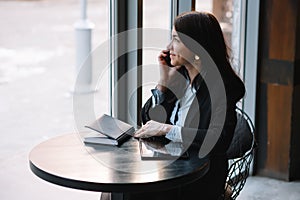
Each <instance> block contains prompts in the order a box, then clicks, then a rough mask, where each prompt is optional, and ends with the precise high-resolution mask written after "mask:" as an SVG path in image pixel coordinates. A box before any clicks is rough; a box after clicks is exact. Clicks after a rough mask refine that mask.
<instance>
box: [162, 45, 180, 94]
mask: <svg viewBox="0 0 300 200" xmlns="http://www.w3.org/2000/svg"><path fill="white" fill-rule="evenodd" d="M168 51H169V50H162V51H161V52H160V54H159V56H158V62H159V72H160V79H159V81H158V85H157V88H158V89H159V90H161V91H162V92H164V91H165V90H166V88H167V87H168V86H170V85H172V84H173V83H175V81H176V74H177V75H178V72H177V70H178V69H179V68H180V67H181V66H174V67H170V66H168V65H167V62H166V60H165V57H166V56H168V54H167V53H168Z"/></svg>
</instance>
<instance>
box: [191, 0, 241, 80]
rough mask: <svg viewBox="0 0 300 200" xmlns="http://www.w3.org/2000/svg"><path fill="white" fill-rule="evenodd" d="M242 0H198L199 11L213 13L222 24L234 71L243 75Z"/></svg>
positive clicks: (197, 7)
mask: <svg viewBox="0 0 300 200" xmlns="http://www.w3.org/2000/svg"><path fill="white" fill-rule="evenodd" d="M243 4H244V3H243V1H241V0H222V1H220V0H196V5H195V7H196V8H195V9H196V10H197V11H208V12H211V13H213V14H214V15H215V16H216V18H217V19H218V21H219V22H220V25H221V28H222V30H223V33H224V37H225V41H226V43H227V46H228V47H229V50H230V52H229V53H230V56H231V61H232V65H233V67H234V69H235V70H236V72H237V73H238V74H240V76H242V74H243V46H244V40H243V38H244V35H243V34H244V27H243V26H244V20H245V17H244V14H245V12H243V11H244V9H243V6H244V5H243Z"/></svg>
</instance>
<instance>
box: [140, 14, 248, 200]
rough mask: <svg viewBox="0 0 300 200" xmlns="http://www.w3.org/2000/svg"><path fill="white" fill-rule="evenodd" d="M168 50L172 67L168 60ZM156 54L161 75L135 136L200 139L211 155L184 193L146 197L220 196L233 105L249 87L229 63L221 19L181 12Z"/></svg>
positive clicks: (197, 141)
mask: <svg viewBox="0 0 300 200" xmlns="http://www.w3.org/2000/svg"><path fill="white" fill-rule="evenodd" d="M197 45H198V46H197ZM169 55H170V59H171V63H170V64H171V65H172V66H173V67H170V65H169V66H168V65H167V62H166V58H167V57H168V56H169ZM158 60H159V66H160V79H159V82H158V84H157V86H156V88H155V89H153V90H152V93H153V96H152V97H151V98H150V99H149V100H148V101H147V103H146V104H145V105H144V107H143V109H142V113H141V115H142V121H143V123H144V125H143V126H142V128H141V129H140V130H138V131H137V132H136V134H135V136H136V137H139V138H146V137H152V136H161V137H166V138H168V139H169V140H172V141H175V142H182V143H183V144H188V146H190V145H191V144H196V145H198V146H199V156H200V157H204V156H206V157H209V159H210V169H209V171H208V172H207V174H206V175H205V176H204V177H201V178H200V179H198V181H195V182H193V183H189V184H185V185H183V186H182V188H180V189H178V191H179V190H180V193H179V192H178V191H177V192H174V191H172V192H171V191H166V192H162V193H160V194H152V196H151V195H150V194H147V195H146V194H145V195H144V197H143V199H145V197H149V198H150V199H166V198H167V196H170V195H168V194H173V197H172V195H171V196H170V197H171V198H170V199H174V194H176V198H177V199H205V200H207V199H209V200H210V199H212V200H216V199H218V198H219V197H220V195H221V194H222V193H223V189H224V185H225V180H226V175H227V168H228V163H227V159H226V155H225V153H226V150H227V149H228V147H229V145H230V142H231V140H232V137H233V133H234V128H235V125H236V113H235V106H236V103H237V102H238V101H239V100H240V99H241V98H242V97H243V96H244V93H245V88H244V84H243V82H242V81H241V79H240V78H239V77H238V76H237V75H236V74H235V72H234V70H233V69H232V67H231V64H230V61H229V55H228V52H227V47H226V44H225V41H224V37H223V33H222V30H221V28H220V25H219V23H218V21H217V19H216V18H215V17H214V16H213V15H212V14H210V13H206V12H195V11H193V12H187V13H183V14H181V15H179V16H178V17H177V18H176V19H175V21H174V27H173V30H172V41H171V42H170V44H169V45H168V46H167V50H163V51H162V52H161V53H160V55H159V59H158ZM214 68H215V69H216V70H215V69H214ZM160 197H162V198H160Z"/></svg>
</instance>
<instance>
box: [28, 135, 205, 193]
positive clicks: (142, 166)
mask: <svg viewBox="0 0 300 200" xmlns="http://www.w3.org/2000/svg"><path fill="white" fill-rule="evenodd" d="M196 155H197V153H196V152H195V154H194V155H193V153H192V154H190V158H189V159H187V160H180V159H178V160H167V161H166V160H164V161H161V160H151V161H148V160H147V161H142V160H141V158H140V152H139V142H138V140H137V139H134V138H131V139H130V140H129V141H127V142H125V143H124V144H123V145H121V146H120V147H116V146H106V145H86V144H84V143H83V142H82V140H81V137H80V135H79V134H76V133H73V134H67V135H62V136H59V137H55V138H52V139H49V140H47V141H45V142H42V143H41V144H39V145H37V146H36V147H34V148H33V149H32V151H31V152H30V155H29V161H30V168H31V170H32V172H33V173H34V174H35V175H37V176H38V177H40V178H42V179H44V180H46V181H48V182H51V183H54V184H57V185H61V186H65V187H70V188H75V189H81V190H89V191H100V192H111V193H113V194H115V195H114V197H115V198H114V199H122V196H123V195H117V194H123V193H131V192H135V191H144V192H154V191H159V190H166V189H169V188H174V187H177V186H181V185H183V184H185V183H189V182H191V181H195V180H197V179H198V178H200V177H201V176H203V175H204V174H205V173H206V172H207V171H208V168H209V161H208V160H206V159H199V158H198V157H197V156H196ZM116 197H118V198H116Z"/></svg>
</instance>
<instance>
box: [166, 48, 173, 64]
mask: <svg viewBox="0 0 300 200" xmlns="http://www.w3.org/2000/svg"><path fill="white" fill-rule="evenodd" d="M166 54H167V55H166V56H165V57H164V60H165V61H166V63H167V65H168V66H169V67H174V66H173V65H172V64H171V58H170V51H168V52H167V53H166Z"/></svg>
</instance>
